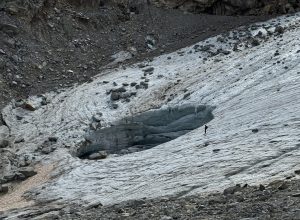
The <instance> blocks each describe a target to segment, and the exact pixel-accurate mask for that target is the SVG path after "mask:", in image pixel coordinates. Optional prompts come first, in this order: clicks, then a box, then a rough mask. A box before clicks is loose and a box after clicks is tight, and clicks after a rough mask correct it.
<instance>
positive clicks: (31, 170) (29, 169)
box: [18, 167, 37, 178]
mask: <svg viewBox="0 0 300 220" xmlns="http://www.w3.org/2000/svg"><path fill="white" fill-rule="evenodd" d="M18 172H19V173H21V174H23V175H24V176H25V178H28V177H32V176H34V175H36V174H37V172H36V171H34V168H33V167H22V168H20V169H19V170H18Z"/></svg>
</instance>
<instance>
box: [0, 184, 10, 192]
mask: <svg viewBox="0 0 300 220" xmlns="http://www.w3.org/2000/svg"><path fill="white" fill-rule="evenodd" d="M8 191H9V185H8V184H4V185H0V193H4V194H5V193H8Z"/></svg>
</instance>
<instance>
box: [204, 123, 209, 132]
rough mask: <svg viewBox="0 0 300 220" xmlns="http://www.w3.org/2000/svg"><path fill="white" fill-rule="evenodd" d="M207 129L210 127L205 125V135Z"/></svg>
mask: <svg viewBox="0 0 300 220" xmlns="http://www.w3.org/2000/svg"><path fill="white" fill-rule="evenodd" d="M207 128H208V126H207V125H205V126H204V134H206V131H207Z"/></svg>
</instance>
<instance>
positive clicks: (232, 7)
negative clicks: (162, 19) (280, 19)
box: [154, 0, 300, 15]
mask: <svg viewBox="0 0 300 220" xmlns="http://www.w3.org/2000/svg"><path fill="white" fill-rule="evenodd" d="M154 2H155V3H156V4H157V5H159V6H166V7H170V8H181V9H182V10H185V11H189V12H206V13H210V14H216V15H268V14H285V13H292V12H295V11H296V10H299V8H300V1H299V0H263V1H258V0H246V1H242V0H177V1H173V0H156V1H154Z"/></svg>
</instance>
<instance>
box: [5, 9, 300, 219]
mask: <svg viewBox="0 0 300 220" xmlns="http://www.w3.org/2000/svg"><path fill="white" fill-rule="evenodd" d="M299 31H300V16H299V14H295V15H292V16H285V17H281V18H277V19H274V20H271V21H268V22H265V23H259V24H255V25H252V26H250V27H249V28H245V27H244V28H240V29H237V30H234V31H231V32H228V33H226V34H223V35H219V36H216V37H212V38H209V39H206V40H205V41H201V42H199V43H197V44H195V45H192V46H190V47H187V48H184V49H181V50H179V51H176V52H174V53H170V54H166V55H162V56H159V57H156V58H155V59H154V60H153V61H144V62H142V63H137V64H133V65H129V66H127V67H126V68H122V67H121V68H116V69H112V70H106V71H105V72H102V74H101V75H99V76H97V77H95V78H94V79H93V81H92V82H90V83H86V84H83V85H80V86H75V87H73V88H70V89H66V90H65V91H59V92H51V93H46V94H45V95H43V96H36V97H30V98H29V99H27V100H23V101H21V102H20V101H19V102H13V103H11V104H10V105H8V106H7V107H6V108H5V109H4V110H3V117H4V120H5V122H6V124H7V126H8V127H9V129H10V130H9V133H10V137H9V138H8V139H9V141H12V142H14V143H15V144H14V147H13V148H11V147H8V148H5V149H4V150H3V152H8V153H11V152H12V151H13V149H15V150H16V151H15V152H14V153H15V154H16V155H17V156H22V157H23V156H25V155H28V157H29V158H30V157H32V156H33V157H34V158H31V159H33V160H34V161H36V162H43V163H45V164H53V163H54V164H56V165H55V171H54V172H52V177H51V180H50V181H46V183H45V184H43V185H41V186H39V187H37V188H34V189H32V190H30V191H29V192H27V193H26V194H25V197H26V198H27V199H30V200H31V201H35V202H36V203H37V204H45V203H47V204H48V205H49V206H50V203H51V202H52V205H53V207H54V209H55V207H56V209H60V208H61V207H60V206H59V205H60V204H65V205H68V206H71V205H73V204H77V206H80V207H83V208H85V209H89V208H93V207H97V206H101V205H105V206H106V205H112V204H118V203H121V202H126V201H128V200H132V199H134V200H141V199H144V198H147V199H155V198H158V197H161V196H174V195H175V196H177V197H183V196H190V195H195V194H199V193H211V192H215V191H223V189H224V188H226V187H229V186H232V185H235V184H238V183H239V184H241V185H244V184H246V183H247V184H250V185H256V184H258V183H265V184H267V183H269V182H272V181H274V180H279V179H285V178H288V179H290V178H294V172H295V171H296V172H298V171H297V170H298V169H299V164H298V157H299V144H300V143H299V117H298V116H299V115H298V109H299V108H300V102H299V101H300V100H299V99H297V98H296V97H298V96H300V90H299V88H300V87H299V84H300V77H299V74H300V72H299V63H300V62H299V59H300V48H299V44H298V42H299V36H300V35H299ZM199 105H201V106H212V107H214V108H213V109H214V110H213V112H212V114H213V120H211V121H210V122H209V129H208V134H207V135H204V134H203V128H202V127H201V128H198V129H197V128H196V129H195V128H193V129H194V130H192V131H190V132H189V133H185V134H183V135H182V136H181V137H178V138H177V139H175V140H173V141H170V142H167V143H164V144H160V145H158V146H155V147H153V148H150V149H147V150H144V151H139V150H134V149H132V148H131V149H129V148H128V149H125V150H128V151H129V152H128V153H127V154H125V155H118V154H111V155H108V156H107V157H106V158H105V159H103V158H102V159H100V158H98V159H100V160H87V159H81V158H78V157H77V156H78V154H77V152H78V150H80V149H82V148H84V147H87V146H90V144H100V145H101V142H94V140H93V139H90V138H89V137H90V135H91V134H94V133H95V131H96V134H97V131H101V129H105V128H108V127H112V126H114V125H116V122H118V121H120V120H123V119H126V118H132V117H134V116H136V115H139V113H142V112H146V114H147V115H148V116H149V117H148V118H147V117H146V118H145V120H143V121H150V122H152V125H153V126H154V127H155V129H157V128H156V127H157V125H158V124H159V123H162V122H156V123H154V122H155V121H157V120H154V119H155V118H151V117H150V116H151V115H157V114H160V113H164V114H163V117H162V118H166V119H167V118H172V117H173V114H176V112H173V111H172V109H174V108H178V109H185V106H194V108H195V112H194V114H195V115H196V116H194V117H196V118H197V117H198V116H197V115H198V114H199V113H201V112H203V111H204V110H205V109H206V108H203V107H202V108H200V109H198V106H199ZM168 110H170V111H169V115H168V114H166V113H165V112H166V111H167V112H168ZM190 115H191V114H186V116H187V117H189V116H190ZM202 116H203V115H201V114H199V117H202ZM175 118H176V120H175V121H174V122H176V121H177V119H178V117H175ZM180 118H181V117H179V120H180ZM183 118H185V117H183ZM146 119H147V120H146ZM161 121H163V120H161ZM183 122H185V123H186V122H188V120H183ZM172 123H173V122H172V120H171V121H170V122H168V123H167V125H164V123H163V125H162V127H161V128H159V130H161V131H166V130H167V131H168V132H169V130H168V129H166V126H167V127H168V126H169V125H171V124H172ZM147 125H148V124H147ZM173 125H174V127H177V126H178V123H177V122H176V123H174V124H173ZM184 125H185V124H184ZM200 126H201V125H200ZM155 131H156V130H155ZM176 131H177V130H176ZM3 133H4V132H3ZM163 133H165V132H162V133H160V134H161V137H166V135H165V134H163ZM147 134H148V133H146V136H147ZM115 136H117V134H115ZM112 137H114V134H113V133H112ZM16 140H17V141H16ZM112 140H114V143H112V144H118V143H120V141H121V142H122V141H123V139H122V138H119V137H118V138H113V139H112ZM116 140H117V141H118V142H115V141H116ZM126 146H127V145H125V147H126ZM90 159H92V158H90ZM95 159H96V158H95ZM27 160H28V159H27ZM24 161H26V160H25V159H24ZM7 171H9V167H8V168H7ZM29 171H30V170H29ZM29 171H28V170H27V173H29ZM19 173H21V174H22V172H19ZM23 174H24V172H23ZM8 177H9V176H8ZM280 186H281V185H280ZM280 186H278V187H277V188H276V189H278V188H279V187H280ZM295 186H297V183H296V184H295ZM283 188H285V187H283ZM296 189H297V188H295V190H296ZM254 190H256V189H254ZM295 190H294V191H295ZM262 191H263V190H262ZM295 193H296V192H295ZM259 198H260V197H259ZM267 199H269V197H268V198H267ZM293 202H294V200H293ZM293 204H294V203H293ZM8 207H9V206H8ZM58 207H59V208H58ZM75 207H76V206H75ZM226 207H227V205H226ZM296 207H297V206H296ZM6 209H7V208H6ZM46 209H47V208H46ZM3 210H5V208H4V209H3ZM54 211H55V210H54ZM34 212H35V211H34V208H28V209H25V210H23V211H17V212H14V211H13V212H10V213H8V214H5V213H4V215H3V216H13V217H16V216H20V217H22V216H24V215H25V216H26V215H28V216H29V218H30V216H31V214H30V213H33V215H34ZM26 213H27V214H26ZM100 213H101V211H100ZM40 214H43V213H40Z"/></svg>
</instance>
